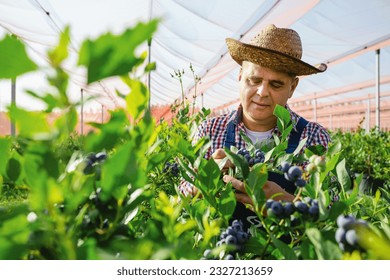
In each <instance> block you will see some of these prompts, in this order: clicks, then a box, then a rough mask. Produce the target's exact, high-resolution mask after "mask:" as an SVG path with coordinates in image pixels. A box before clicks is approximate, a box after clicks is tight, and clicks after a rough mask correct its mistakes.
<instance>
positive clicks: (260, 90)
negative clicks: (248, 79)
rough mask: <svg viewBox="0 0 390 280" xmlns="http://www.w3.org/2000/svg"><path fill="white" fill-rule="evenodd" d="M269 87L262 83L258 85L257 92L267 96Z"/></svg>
mask: <svg viewBox="0 0 390 280" xmlns="http://www.w3.org/2000/svg"><path fill="white" fill-rule="evenodd" d="M267 92H268V90H267V87H266V86H265V85H264V84H261V85H259V86H258V87H257V91H256V93H257V94H258V95H260V96H266V95H267Z"/></svg>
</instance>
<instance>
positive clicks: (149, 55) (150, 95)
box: [148, 0, 153, 111]
mask: <svg viewBox="0 0 390 280" xmlns="http://www.w3.org/2000/svg"><path fill="white" fill-rule="evenodd" d="M152 15H153V0H150V2H149V21H151V20H152ZM151 53H152V38H150V39H149V40H148V64H150V62H151V55H152V54H151ZM151 75H152V71H149V72H148V91H149V100H148V110H149V111H150V103H151V98H152V92H151V88H150V80H151Z"/></svg>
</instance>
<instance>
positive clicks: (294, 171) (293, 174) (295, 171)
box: [287, 166, 302, 181]
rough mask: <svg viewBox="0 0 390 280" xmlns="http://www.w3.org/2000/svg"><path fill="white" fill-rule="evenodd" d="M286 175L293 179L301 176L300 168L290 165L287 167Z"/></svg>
mask: <svg viewBox="0 0 390 280" xmlns="http://www.w3.org/2000/svg"><path fill="white" fill-rule="evenodd" d="M287 174H288V177H289V178H292V179H293V180H294V181H295V180H297V179H298V178H300V177H301V176H302V170H301V169H300V168H299V167H298V166H291V167H290V168H289V169H288V172H287Z"/></svg>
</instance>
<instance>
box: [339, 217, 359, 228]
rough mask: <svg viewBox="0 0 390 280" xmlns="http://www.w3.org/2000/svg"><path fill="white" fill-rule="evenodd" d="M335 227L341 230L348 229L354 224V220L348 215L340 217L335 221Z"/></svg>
mask: <svg viewBox="0 0 390 280" xmlns="http://www.w3.org/2000/svg"><path fill="white" fill-rule="evenodd" d="M336 223H337V226H338V227H339V228H343V229H346V230H348V229H350V228H351V227H352V226H353V224H354V223H355V218H354V217H353V216H350V215H340V216H338V217H337V220H336Z"/></svg>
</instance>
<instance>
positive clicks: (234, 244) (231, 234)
mask: <svg viewBox="0 0 390 280" xmlns="http://www.w3.org/2000/svg"><path fill="white" fill-rule="evenodd" d="M249 237H250V234H249V233H248V232H245V231H244V230H243V224H242V221H240V220H234V221H233V222H232V223H231V225H230V226H228V227H227V228H226V229H225V230H223V231H222V232H221V234H220V236H219V241H218V242H217V243H216V247H221V246H225V244H226V245H228V247H227V250H228V251H222V252H221V253H220V255H219V259H224V260H234V255H235V254H236V253H237V252H239V251H241V250H242V248H243V246H244V245H245V243H246V242H247V241H248V239H249ZM231 248H233V249H231ZM202 259H204V260H209V259H215V258H214V256H213V254H212V250H211V249H207V250H205V251H204V253H203V257H202Z"/></svg>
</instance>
